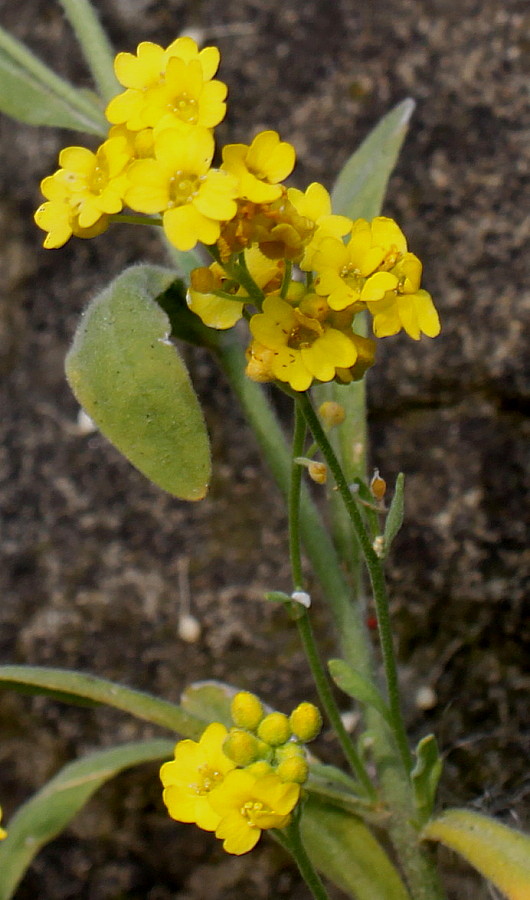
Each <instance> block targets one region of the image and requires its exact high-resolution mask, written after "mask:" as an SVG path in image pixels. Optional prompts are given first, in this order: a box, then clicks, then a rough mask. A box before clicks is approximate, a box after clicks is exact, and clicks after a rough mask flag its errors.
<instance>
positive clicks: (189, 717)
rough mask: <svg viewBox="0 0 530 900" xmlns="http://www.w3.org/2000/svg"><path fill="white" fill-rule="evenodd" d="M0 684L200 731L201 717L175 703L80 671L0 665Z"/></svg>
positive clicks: (188, 732) (188, 733)
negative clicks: (101, 705) (112, 708)
mask: <svg viewBox="0 0 530 900" xmlns="http://www.w3.org/2000/svg"><path fill="white" fill-rule="evenodd" d="M1 688H9V689H10V690H15V691H18V692H20V693H24V694H39V695H41V694H43V695H44V696H47V697H52V698H53V699H55V700H60V701H62V702H63V703H73V704H81V705H85V706H99V705H100V704H104V705H106V706H112V707H114V709H120V710H122V711H123V712H127V713H130V714H131V715H133V716H136V718H137V719H142V720H144V721H146V722H152V723H153V724H154V725H160V726H161V727H162V728H168V729H169V730H170V731H175V732H177V733H179V734H182V735H184V737H188V738H197V737H199V735H200V734H202V732H203V731H204V721H202V719H201V718H199V717H197V716H195V715H193V714H192V712H191V711H186V710H184V709H182V708H181V707H180V706H177V704H176V703H169V702H168V701H167V700H161V699H160V698H159V697H153V696H152V695H151V694H146V693H144V691H136V690H134V689H133V688H128V687H124V686H123V685H122V684H116V682H114V681H107V679H105V678H97V677H96V676H95V675H85V674H84V673H83V672H72V671H69V670H68V669H50V668H48V667H47V666H0V689H1Z"/></svg>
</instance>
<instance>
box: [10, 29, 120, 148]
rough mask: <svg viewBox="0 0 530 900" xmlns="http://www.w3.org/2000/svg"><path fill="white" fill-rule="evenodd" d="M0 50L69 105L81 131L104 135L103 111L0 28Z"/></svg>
mask: <svg viewBox="0 0 530 900" xmlns="http://www.w3.org/2000/svg"><path fill="white" fill-rule="evenodd" d="M0 50H2V51H3V52H4V53H5V54H6V55H7V56H8V57H10V58H11V60H12V61H13V63H14V64H15V65H16V66H18V67H19V68H21V69H23V70H25V72H27V73H28V74H29V75H30V76H32V77H33V78H34V79H35V80H36V81H37V82H38V83H39V85H43V86H45V87H47V88H48V89H49V91H50V92H51V93H52V94H54V95H55V96H56V97H58V98H59V99H60V100H62V101H63V102H64V103H65V104H66V106H69V107H70V109H71V110H72V111H74V112H75V113H76V115H78V116H79V118H80V120H82V124H83V128H84V130H85V131H87V132H89V133H90V134H97V135H100V136H102V135H106V134H107V132H108V122H106V121H105V117H104V115H103V112H102V111H101V110H99V109H98V107H97V104H96V102H94V101H93V100H91V99H89V98H87V97H86V96H85V95H84V94H83V93H82V92H81V91H80V90H78V89H77V88H76V87H74V86H73V85H71V84H69V82H68V81H65V80H64V79H63V78H60V77H59V76H58V75H56V74H55V72H53V71H52V69H49V68H48V66H46V65H44V63H42V62H41V61H40V59H38V58H37V57H36V56H34V54H33V53H32V52H31V50H28V48H27V47H26V46H25V45H24V44H23V43H22V42H21V41H17V40H16V39H15V38H14V37H12V36H11V35H10V34H8V33H7V31H4V29H3V28H0Z"/></svg>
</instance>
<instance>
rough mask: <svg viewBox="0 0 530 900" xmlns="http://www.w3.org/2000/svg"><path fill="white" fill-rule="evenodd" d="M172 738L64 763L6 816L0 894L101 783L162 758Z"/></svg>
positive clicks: (2, 899) (13, 885)
mask: <svg viewBox="0 0 530 900" xmlns="http://www.w3.org/2000/svg"><path fill="white" fill-rule="evenodd" d="M172 752H173V743H172V742H171V741H161V740H153V741H139V742H135V743H130V744H124V745H123V746H121V747H113V748H112V749H110V750H102V751H99V752H98V753H92V754H91V755H90V756H87V757H85V758H84V759H80V760H77V761H76V762H72V763H69V764H68V765H66V766H64V768H63V769H61V771H60V772H59V773H58V774H57V775H56V776H55V777H54V778H52V780H51V781H49V782H48V783H47V784H46V785H45V786H44V787H43V788H42V790H40V791H39V792H38V793H37V794H35V795H34V796H33V797H32V798H31V799H30V800H28V801H27V803H24V805H23V806H21V807H20V809H19V810H18V812H17V813H15V815H14V816H13V817H12V818H11V819H10V821H9V830H8V835H7V838H6V839H5V840H4V841H2V843H1V844H0V872H1V873H2V878H1V881H0V900H10V898H11V897H13V895H14V893H15V891H16V889H17V885H18V884H19V883H20V881H21V879H22V877H23V875H24V873H25V872H26V870H27V868H28V866H29V865H30V864H31V862H32V860H33V859H34V857H35V856H36V855H37V853H38V852H39V850H40V849H41V847H43V846H44V845H45V844H47V843H48V842H49V841H51V840H53V838H54V837H56V836H57V835H58V834H60V832H61V831H62V830H63V829H64V828H66V826H67V825H68V824H69V822H70V821H71V820H72V819H73V818H74V816H75V815H76V813H77V812H79V810H80V809H82V807H83V806H84V805H85V803H86V802H87V801H88V800H89V799H90V797H91V796H92V794H93V793H94V792H95V791H97V789H98V788H99V787H101V785H102V784H104V783H105V782H106V781H109V779H111V778H113V777H114V776H115V775H117V774H118V773H119V772H121V771H122V770H123V769H126V768H129V767H130V766H136V765H138V764H139V763H144V762H150V761H152V760H159V759H167V758H168V757H170V756H171V754H172Z"/></svg>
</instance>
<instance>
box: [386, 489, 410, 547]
mask: <svg viewBox="0 0 530 900" xmlns="http://www.w3.org/2000/svg"><path fill="white" fill-rule="evenodd" d="M404 492H405V476H404V474H403V472H400V473H399V475H398V477H397V478H396V486H395V488H394V496H393V497H392V502H391V504H390V509H389V510H388V514H387V517H386V522H385V531H384V539H385V540H384V548H385V556H386V555H387V553H388V551H389V550H390V547H391V546H392V542H393V540H394V538H395V537H396V535H397V533H398V532H399V530H400V528H401V526H402V525H403V517H404V514H405V493H404Z"/></svg>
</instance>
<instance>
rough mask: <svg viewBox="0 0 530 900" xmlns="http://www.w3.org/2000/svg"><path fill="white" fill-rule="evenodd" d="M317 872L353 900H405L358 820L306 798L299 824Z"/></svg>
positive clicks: (391, 869)
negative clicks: (353, 899)
mask: <svg viewBox="0 0 530 900" xmlns="http://www.w3.org/2000/svg"><path fill="white" fill-rule="evenodd" d="M300 827H301V832H302V837H303V841H304V846H305V848H306V850H307V852H308V853H309V856H310V857H311V860H312V862H313V863H314V864H315V866H316V867H317V869H319V871H321V872H322V874H323V875H325V876H326V878H329V879H330V880H331V881H332V882H333V883H334V884H336V885H337V886H338V887H340V888H341V889H342V890H343V891H345V892H346V894H347V895H348V897H353V898H355V900H383V898H384V900H409V895H408V893H407V891H406V889H405V887H404V885H403V882H402V881H401V878H400V877H399V875H398V872H397V870H396V869H395V868H394V866H393V865H392V863H391V862H390V860H389V858H388V856H387V855H386V853H385V851H384V850H383V848H382V847H381V845H380V844H379V843H378V842H377V840H376V839H375V837H374V836H373V834H372V832H371V831H370V830H369V829H368V828H367V827H366V825H365V824H364V822H363V821H362V819H358V818H357V817H356V816H352V815H351V814H350V813H347V812H345V811H344V810H341V809H337V808H336V807H333V806H330V805H328V804H327V803H325V802H323V801H321V800H318V799H317V798H316V797H314V796H310V797H309V798H308V800H307V801H306V803H305V804H304V808H303V812H302V820H301V823H300Z"/></svg>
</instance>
